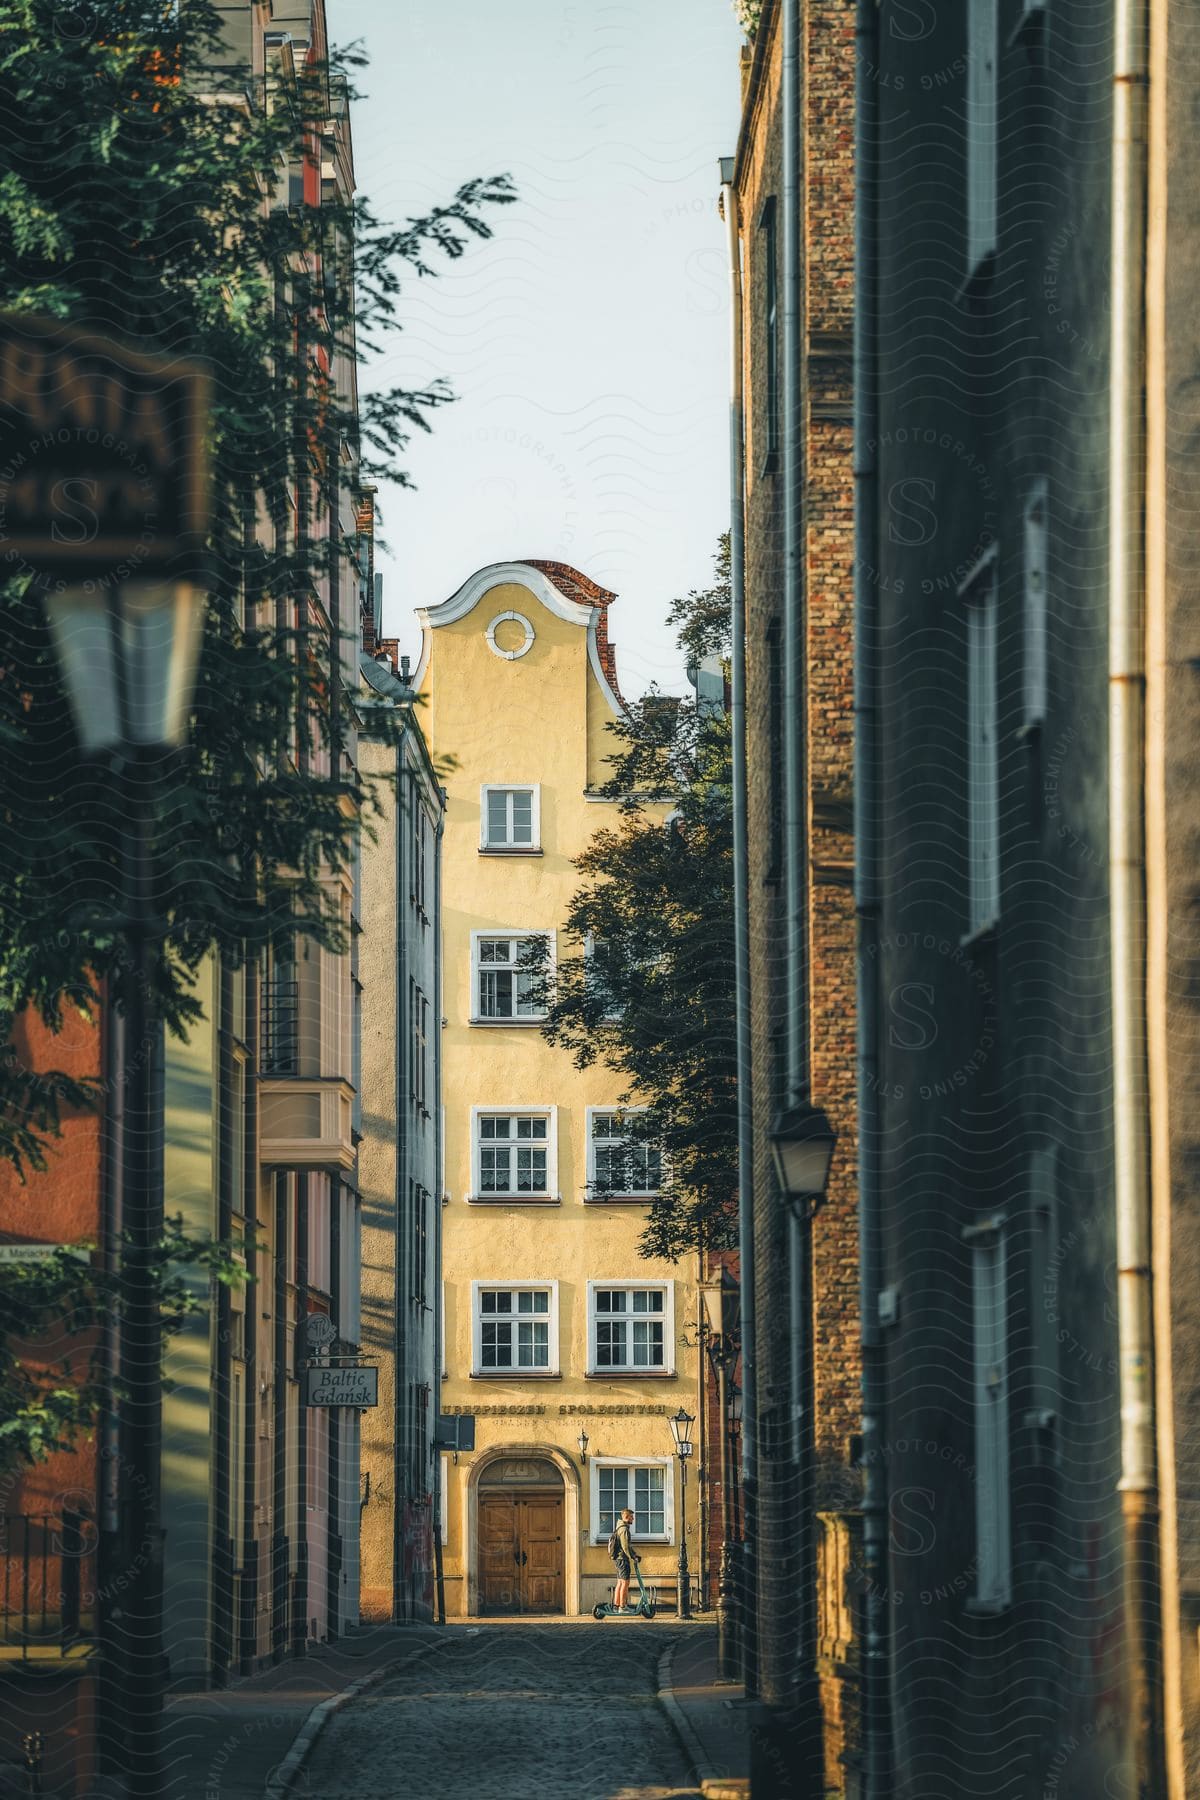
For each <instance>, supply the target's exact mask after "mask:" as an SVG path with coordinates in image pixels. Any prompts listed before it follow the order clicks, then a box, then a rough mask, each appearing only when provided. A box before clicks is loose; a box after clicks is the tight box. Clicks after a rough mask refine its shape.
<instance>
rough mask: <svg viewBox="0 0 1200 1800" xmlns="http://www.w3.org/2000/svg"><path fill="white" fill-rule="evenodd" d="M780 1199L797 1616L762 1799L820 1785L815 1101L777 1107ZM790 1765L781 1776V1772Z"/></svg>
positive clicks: (761, 1734) (761, 1763)
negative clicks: (784, 1229)
mask: <svg viewBox="0 0 1200 1800" xmlns="http://www.w3.org/2000/svg"><path fill="white" fill-rule="evenodd" d="M769 1142H770V1146H771V1157H772V1160H773V1162H774V1165H775V1175H776V1180H777V1183H778V1188H779V1194H780V1198H781V1200H782V1201H783V1204H784V1206H785V1207H786V1208H787V1213H788V1240H789V1248H788V1273H789V1288H790V1294H789V1301H788V1314H789V1317H790V1323H791V1335H792V1347H793V1352H792V1369H791V1386H792V1400H793V1407H794V1417H795V1419H796V1422H797V1430H796V1438H795V1459H796V1465H797V1471H798V1477H799V1480H798V1484H797V1491H796V1504H795V1509H794V1517H795V1544H796V1557H797V1564H798V1570H797V1580H796V1603H797V1604H796V1613H795V1615H794V1626H793V1627H792V1629H791V1630H789V1624H790V1623H791V1621H789V1620H788V1619H787V1617H786V1615H785V1616H784V1618H777V1620H776V1627H777V1633H776V1636H775V1637H774V1640H773V1648H774V1659H773V1660H774V1662H775V1664H776V1665H777V1669H778V1670H782V1669H783V1668H784V1667H786V1666H788V1665H790V1670H791V1671H792V1672H791V1675H790V1686H791V1692H790V1695H789V1698H788V1700H787V1701H786V1702H785V1701H783V1700H782V1699H775V1700H773V1701H772V1703H771V1704H769V1705H765V1706H764V1707H763V1709H762V1713H761V1717H760V1722H759V1725H758V1728H757V1730H756V1731H755V1733H754V1738H753V1742H752V1748H751V1783H752V1785H753V1786H754V1789H755V1792H756V1793H757V1792H758V1791H759V1789H760V1788H761V1789H762V1791H763V1794H764V1796H772V1797H774V1796H778V1797H779V1800H784V1797H785V1796H787V1797H789V1800H790V1797H791V1796H792V1795H796V1796H808V1795H809V1794H811V1793H816V1792H818V1791H819V1790H820V1787H821V1781H822V1769H823V1764H824V1749H823V1742H822V1735H823V1734H822V1725H823V1721H822V1717H821V1698H820V1686H819V1679H818V1673H817V1646H818V1633H817V1539H816V1518H815V1515H814V1512H813V1499H814V1492H815V1458H816V1445H815V1438H814V1428H813V1427H814V1421H813V1406H814V1399H813V1361H814V1355H813V1341H812V1316H813V1315H812V1227H813V1219H814V1217H815V1215H816V1213H817V1212H818V1211H819V1210H820V1208H821V1206H822V1204H823V1203H824V1200H825V1193H826V1189H827V1187H828V1184H829V1171H830V1168H831V1167H832V1164H833V1155H834V1151H835V1149H836V1148H837V1134H836V1132H835V1131H834V1129H833V1127H832V1126H831V1125H830V1123H829V1120H828V1119H827V1118H826V1116H825V1114H824V1113H823V1112H822V1111H821V1109H820V1108H819V1107H816V1106H812V1105H811V1104H809V1103H808V1102H807V1101H802V1102H801V1103H799V1104H798V1105H796V1106H793V1107H791V1108H790V1109H788V1110H787V1111H785V1112H783V1113H781V1114H779V1115H778V1116H777V1117H776V1119H775V1120H774V1121H773V1123H772V1126H771V1131H770V1134H769ZM782 1771H786V1773H782Z"/></svg>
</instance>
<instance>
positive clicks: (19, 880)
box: [0, 0, 514, 1176]
mask: <svg viewBox="0 0 1200 1800" xmlns="http://www.w3.org/2000/svg"><path fill="white" fill-rule="evenodd" d="M221 31H222V21H221V17H220V15H219V13H218V11H217V9H216V7H215V6H213V5H212V4H210V0H179V3H178V4H177V5H176V4H167V3H166V0H78V3H77V4H75V5H73V6H70V7H64V6H63V4H62V3H61V0H8V3H7V4H6V5H5V6H4V7H3V9H0V307H4V308H7V309H11V310H13V311H17V312H21V311H29V312H35V313H40V314H44V315H51V316H54V317H57V318H60V319H63V320H66V321H70V322H76V323H78V324H79V325H80V327H81V328H85V329H87V330H89V331H100V332H111V333H112V334H114V335H116V336H119V337H120V338H122V339H123V340H125V341H127V342H129V341H132V342H133V343H135V344H136V345H137V346H138V347H139V348H141V349H148V350H160V351H164V352H167V353H176V354H183V355H188V356H198V357H200V358H202V359H204V361H205V362H206V363H207V364H208V366H209V368H210V369H211V371H212V377H213V405H212V416H211V453H212V462H213V469H214V477H215V478H214V484H213V494H214V512H213V520H212V532H211V549H212V569H213V576H212V582H211V590H210V592H209V595H208V604H207V618H206V625H205V641H204V652H203V659H202V665H201V673H200V680H199V686H198V693H197V697H196V705H195V718H194V727H193V730H192V733H191V738H190V742H189V744H188V746H187V748H186V750H184V751H182V752H180V753H178V754H176V755H173V756H172V757H170V758H169V759H164V761H163V763H162V765H161V767H160V768H159V769H158V771H157V780H156V784H155V790H156V793H155V829H154V844H153V898H154V906H155V910H156V913H157V915H158V917H159V919H160V921H161V926H162V930H161V936H160V940H159V949H158V953H157V956H156V959H155V964H154V969H153V975H152V987H153V993H152V1001H153V1005H154V1007H155V1009H156V1011H157V1012H158V1013H159V1014H160V1015H161V1016H162V1017H163V1018H164V1019H165V1021H166V1023H167V1025H168V1026H169V1027H170V1028H171V1029H172V1030H174V1031H176V1032H179V1031H182V1030H184V1029H186V1027H187V1025H188V1024H189V1023H190V1022H191V1021H193V1020H194V1019H195V1018H196V1016H197V1013H198V1006H197V1002H196V1000H195V998H194V995H193V992H192V977H193V976H194V974H195V971H196V970H197V968H198V966H199V964H200V962H201V960H202V959H203V957H204V956H205V955H206V954H207V953H208V952H209V951H210V950H212V949H214V948H215V949H218V950H220V951H221V952H222V954H224V955H225V956H226V957H227V958H229V959H230V960H232V961H234V962H239V961H241V960H242V959H243V958H245V957H249V956H254V955H256V954H258V953H259V952H260V951H262V950H263V948H264V947H265V946H266V945H267V944H268V943H269V942H278V941H279V940H280V938H282V937H284V936H287V935H290V934H292V933H295V932H302V933H306V934H308V935H309V936H310V937H312V938H313V939H315V940H317V941H318V942H321V943H325V944H335V943H337V942H338V941H339V940H338V932H339V926H338V921H337V919H336V918H335V916H334V914H333V911H332V907H331V901H330V899H329V896H328V894H327V890H326V888H325V886H324V884H323V883H322V880H321V876H322V871H323V870H324V869H326V868H328V867H330V866H333V867H338V866H345V864H346V861H347V859H348V857H349V856H350V854H351V852H352V847H353V841H354V835H355V832H356V831H357V829H358V826H357V823H356V815H357V814H358V813H359V812H360V811H361V810H362V809H368V810H369V808H370V806H371V804H372V796H371V794H370V793H368V792H367V791H366V790H365V788H364V787H363V785H362V784H361V783H360V781H359V779H358V777H357V776H356V775H355V774H354V773H353V772H352V771H351V770H350V769H349V767H348V765H347V763H346V761H345V759H343V758H342V757H341V756H340V754H339V751H340V747H341V739H342V735H343V733H344V730H345V723H346V708H345V705H344V703H343V701H342V696H341V695H340V693H339V690H338V671H337V667H336V658H333V657H331V656H330V654H329V653H328V648H327V646H326V645H325V644H324V641H323V639H322V636H321V633H320V632H319V631H318V630H315V629H314V626H313V624H312V620H311V617H310V616H304V617H301V618H300V619H299V620H298V621H297V619H296V617H295V615H294V612H293V608H294V605H295V602H296V601H297V599H299V598H300V597H302V596H305V595H307V594H308V593H309V592H310V591H311V590H312V589H313V587H314V586H315V584H317V583H318V582H320V580H321V579H322V578H323V577H327V576H328V574H329V572H330V567H331V545H334V544H336V542H337V535H336V530H333V531H331V530H330V529H329V525H328V521H329V519H330V518H332V519H334V520H336V517H337V499H338V487H339V483H340V482H341V481H342V480H343V479H344V476H343V474H342V471H343V469H344V468H346V467H349V468H350V469H351V471H354V470H357V471H358V472H359V473H360V474H362V475H370V474H379V473H386V474H387V475H389V476H390V477H391V478H393V479H396V480H401V481H403V480H404V479H405V474H404V471H403V469H402V468H399V467H398V466H397V457H398V455H400V454H401V453H402V452H403V450H404V447H405V445H406V443H407V441H408V438H409V437H410V436H411V433H412V431H413V430H414V429H428V428H429V414H430V412H431V411H432V410H433V409H435V408H436V407H438V406H440V405H441V404H443V403H444V402H445V401H446V400H448V399H450V398H451V397H452V396H451V394H450V391H449V389H448V388H447V387H446V385H445V384H444V383H442V382H436V383H433V384H432V385H430V386H428V387H425V388H421V389H417V390H410V389H405V388H393V389H390V390H388V391H385V392H382V393H376V394H372V395H368V396H367V397H366V399H365V400H364V402H363V406H362V409H361V419H360V417H359V416H358V415H357V414H356V410H355V408H354V407H353V406H351V407H347V406H345V405H344V404H343V403H341V402H340V401H339V397H338V394H337V393H336V392H335V390H334V387H333V385H332V383H331V381H330V379H329V377H328V375H327V373H326V371H327V370H328V369H329V367H330V366H331V365H332V363H333V361H334V359H335V358H337V357H338V356H349V357H351V358H353V359H355V360H358V359H360V358H361V355H362V353H363V349H364V348H365V347H370V346H371V345H373V344H378V343H379V342H380V341H381V340H382V338H383V337H385V336H386V334H387V333H388V332H389V331H390V330H392V329H394V328H395V327H396V326H397V324H398V307H399V303H400V299H401V292H402V278H403V275H404V273H405V272H406V271H407V272H408V273H409V274H412V275H416V276H427V275H430V274H432V273H434V271H435V268H436V266H437V262H438V260H439V259H444V258H451V259H453V258H457V257H458V256H460V255H462V254H463V252H464V250H465V249H466V247H467V245H468V243H469V242H470V241H471V239H472V238H481V237H488V236H490V235H491V227H490V225H489V223H488V222H487V218H486V216H485V215H486V213H487V212H488V211H489V210H490V209H491V208H492V207H494V206H496V205H500V204H505V203H507V202H509V201H511V200H512V199H513V198H514V191H513V187H512V183H511V181H510V180H509V178H508V177H507V176H497V177H494V178H491V179H479V180H473V181H470V182H468V183H466V184H465V186H463V187H462V188H461V189H460V190H459V192H458V193H457V194H456V195H455V196H454V197H453V199H452V200H451V201H450V202H449V203H448V204H447V205H445V206H442V207H439V208H437V209H435V210H434V211H433V212H431V213H429V214H427V215H426V216H424V217H421V218H417V219H413V220H410V221H408V222H407V223H406V224H404V225H403V226H401V227H399V228H392V227H390V226H388V225H386V224H383V223H381V222H380V221H379V220H378V219H377V218H376V216H375V215H374V214H373V213H372V212H371V210H370V208H369V206H368V205H366V204H365V203H362V202H355V203H345V202H342V201H339V200H337V199H332V200H331V199H329V198H328V197H325V198H323V199H322V201H321V203H320V204H319V205H308V204H305V203H296V202H294V201H293V202H292V203H290V204H272V203H271V202H272V201H273V200H275V199H279V198H281V199H283V200H285V201H286V200H287V198H288V176H289V171H290V172H292V173H293V174H295V173H296V172H297V171H299V170H300V169H301V168H302V163H303V157H304V155H305V154H306V153H307V154H310V155H311V154H315V155H316V156H317V157H318V158H319V157H320V154H321V134H322V132H323V130H324V129H325V126H326V121H327V120H328V119H329V117H330V116H331V111H332V110H333V109H334V108H335V107H337V106H340V105H342V104H344V103H345V102H346V101H347V99H348V97H349V94H350V88H349V81H348V76H347V73H346V67H345V66H343V67H341V68H338V67H332V68H331V67H320V66H317V67H314V66H308V65H306V66H304V67H303V68H302V69H301V70H299V71H298V73H297V76H296V78H295V80H294V81H292V82H291V83H290V84H287V83H283V82H271V83H269V84H267V83H264V82H263V81H261V80H259V81H258V82H257V83H256V82H255V81H254V80H253V79H251V78H250V77H249V75H248V73H247V72H245V71H243V72H241V73H240V74H239V73H238V72H236V71H233V70H231V69H229V68H228V67H227V66H223V65H227V64H228V62H229V56H228V52H227V50H226V49H225V48H224V47H223V44H222V37H221ZM360 61H361V58H360V57H359V56H358V55H357V53H352V54H350V55H348V56H347V57H346V58H345V59H344V64H348V65H351V66H356V65H357V64H358V63H359V62H360ZM214 89H218V90H219V91H220V93H221V95H222V96H223V98H222V99H221V100H220V101H215V100H214V97H213V90H214ZM243 101H245V102H246V103H245V104H243ZM3 448H4V445H3V437H2V421H0V449H3ZM2 461H3V459H2V457H0V465H2ZM0 498H2V496H0ZM322 521H324V523H323V522H322ZM347 612H349V614H350V615H351V620H350V622H351V625H352V626H353V625H355V624H356V620H357V612H356V602H355V600H354V597H353V596H351V597H350V605H349V607H348V608H347V606H346V603H345V598H343V621H342V622H343V628H344V627H345V623H346V617H347ZM378 729H384V726H383V725H380V726H379V727H378ZM310 732H311V733H312V734H313V736H314V738H315V741H316V742H317V743H318V744H319V745H320V746H322V747H323V748H324V749H327V750H328V751H329V752H330V755H329V757H328V766H329V767H330V768H331V769H332V771H333V773H332V774H331V775H329V776H327V777H321V776H319V775H317V774H316V773H314V760H313V759H308V758H307V757H306V755H305V752H304V750H303V748H300V749H299V750H297V746H298V745H301V746H302V745H303V744H304V742H305V741H306V740H307V738H308V736H309V733H310ZM123 814H124V808H123V800H122V796H121V793H120V787H119V784H118V783H115V782H114V780H113V777H112V771H111V770H109V769H107V768H103V767H100V766H97V765H96V764H94V763H91V764H88V763H83V762H81V761H80V760H79V758H78V756H77V755H76V754H75V752H74V749H73V729H72V726H71V722H70V715H69V711H68V708H67V704H66V700H65V696H64V693H63V689H62V687H61V684H60V680H59V673H58V668H57V663H56V658H55V655H54V651H53V647H52V644H51V640H50V637H49V633H48V629H47V624H46V620H45V616H44V611H43V608H42V605H41V603H40V601H39V600H38V598H37V597H36V595H35V594H33V593H32V591H31V589H30V586H29V581H28V578H27V576H26V575H23V574H21V573H12V574H10V575H9V576H8V577H7V579H5V580H4V581H3V583H2V584H0V910H2V912H3V919H4V929H3V942H2V948H0V1041H5V1040H6V1039H7V1037H8V1035H9V1027H10V1025H11V1021H12V1020H13V1019H14V1017H15V1016H16V1015H17V1013H18V1012H19V1011H20V1009H21V1008H22V1007H24V1006H32V1007H35V1008H36V1009H37V1011H38V1013H39V1014H40V1015H41V1017H42V1018H43V1019H44V1020H45V1021H46V1022H47V1024H49V1025H50V1026H51V1027H52V1028H55V1027H57V1026H59V1025H60V1023H61V1021H62V1018H63V1015H64V1013H65V1011H66V1010H67V1009H70V1008H75V1009H78V1010H80V1011H82V1012H84V1013H85V1014H90V1013H94V1011H95V1008H96V1006H97V1004H98V1000H99V996H100V992H101V989H102V987H105V988H106V989H107V992H108V995H109V996H110V998H111V999H112V1000H113V1001H114V1002H115V1003H116V1004H118V1005H120V1003H121V1001H122V1000H123V998H124V997H125V996H126V995H127V994H128V992H129V983H130V982H131V981H132V980H133V979H134V974H133V970H132V968H131V965H130V963H129V961H128V959H127V957H126V955H125V952H124V947H123V941H122V937H121V933H120V931H119V930H118V929H117V928H116V924H115V921H116V920H117V919H118V917H119V914H120V911H121V860H122V840H123V833H124V825H125V820H124V816H123ZM86 1095H87V1087H86V1084H83V1085H81V1084H78V1083H72V1082H71V1081H70V1079H69V1078H68V1077H67V1076H65V1075H63V1074H61V1073H59V1072H56V1071H49V1072H45V1073H43V1072H39V1071H31V1070H29V1069H28V1068H23V1067H21V1066H20V1065H19V1063H18V1061H17V1059H16V1058H14V1057H13V1056H11V1055H10V1056H9V1057H8V1058H7V1059H6V1061H5V1062H4V1063H3V1064H0V1159H7V1161H8V1163H9V1164H10V1165H11V1167H12V1168H13V1169H15V1170H16V1171H17V1172H18V1173H19V1174H20V1175H22V1176H23V1175H24V1174H25V1173H26V1172H27V1171H28V1170H30V1169H33V1170H36V1169H37V1168H39V1167H40V1166H42V1165H43V1163H44V1150H45V1145H46V1141H47V1139H48V1137H49V1136H51V1135H53V1133H54V1132H55V1130H56V1128H57V1120H58V1112H59V1107H60V1105H62V1104H64V1103H66V1104H77V1103H78V1102H79V1101H80V1100H81V1099H83V1098H85V1097H86Z"/></svg>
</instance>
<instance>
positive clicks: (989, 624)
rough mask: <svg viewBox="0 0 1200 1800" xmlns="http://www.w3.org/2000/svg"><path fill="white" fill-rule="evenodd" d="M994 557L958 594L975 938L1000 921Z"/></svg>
mask: <svg viewBox="0 0 1200 1800" xmlns="http://www.w3.org/2000/svg"><path fill="white" fill-rule="evenodd" d="M997 561H998V558H997V551H996V546H995V544H992V545H990V546H989V547H988V549H987V550H986V551H985V552H984V554H983V556H981V557H980V559H979V561H978V562H977V563H976V565H975V567H974V569H973V570H972V571H971V573H970V575H968V577H967V579H966V581H964V583H963V585H962V586H961V587H960V588H959V590H958V594H959V599H960V600H962V601H963V602H964V605H965V609H966V639H967V648H966V661H967V756H966V764H967V889H968V892H967V916H968V920H969V928H968V936H969V937H977V936H979V935H980V934H981V933H982V932H984V931H987V930H988V929H989V928H990V927H991V926H994V925H995V924H997V922H998V921H999V918H1000V755H999V743H998V736H997V734H998V728H999V720H998V717H997V692H996V683H997V661H996V646H997V634H998V609H999V602H998V596H997V579H996V575H997Z"/></svg>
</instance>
